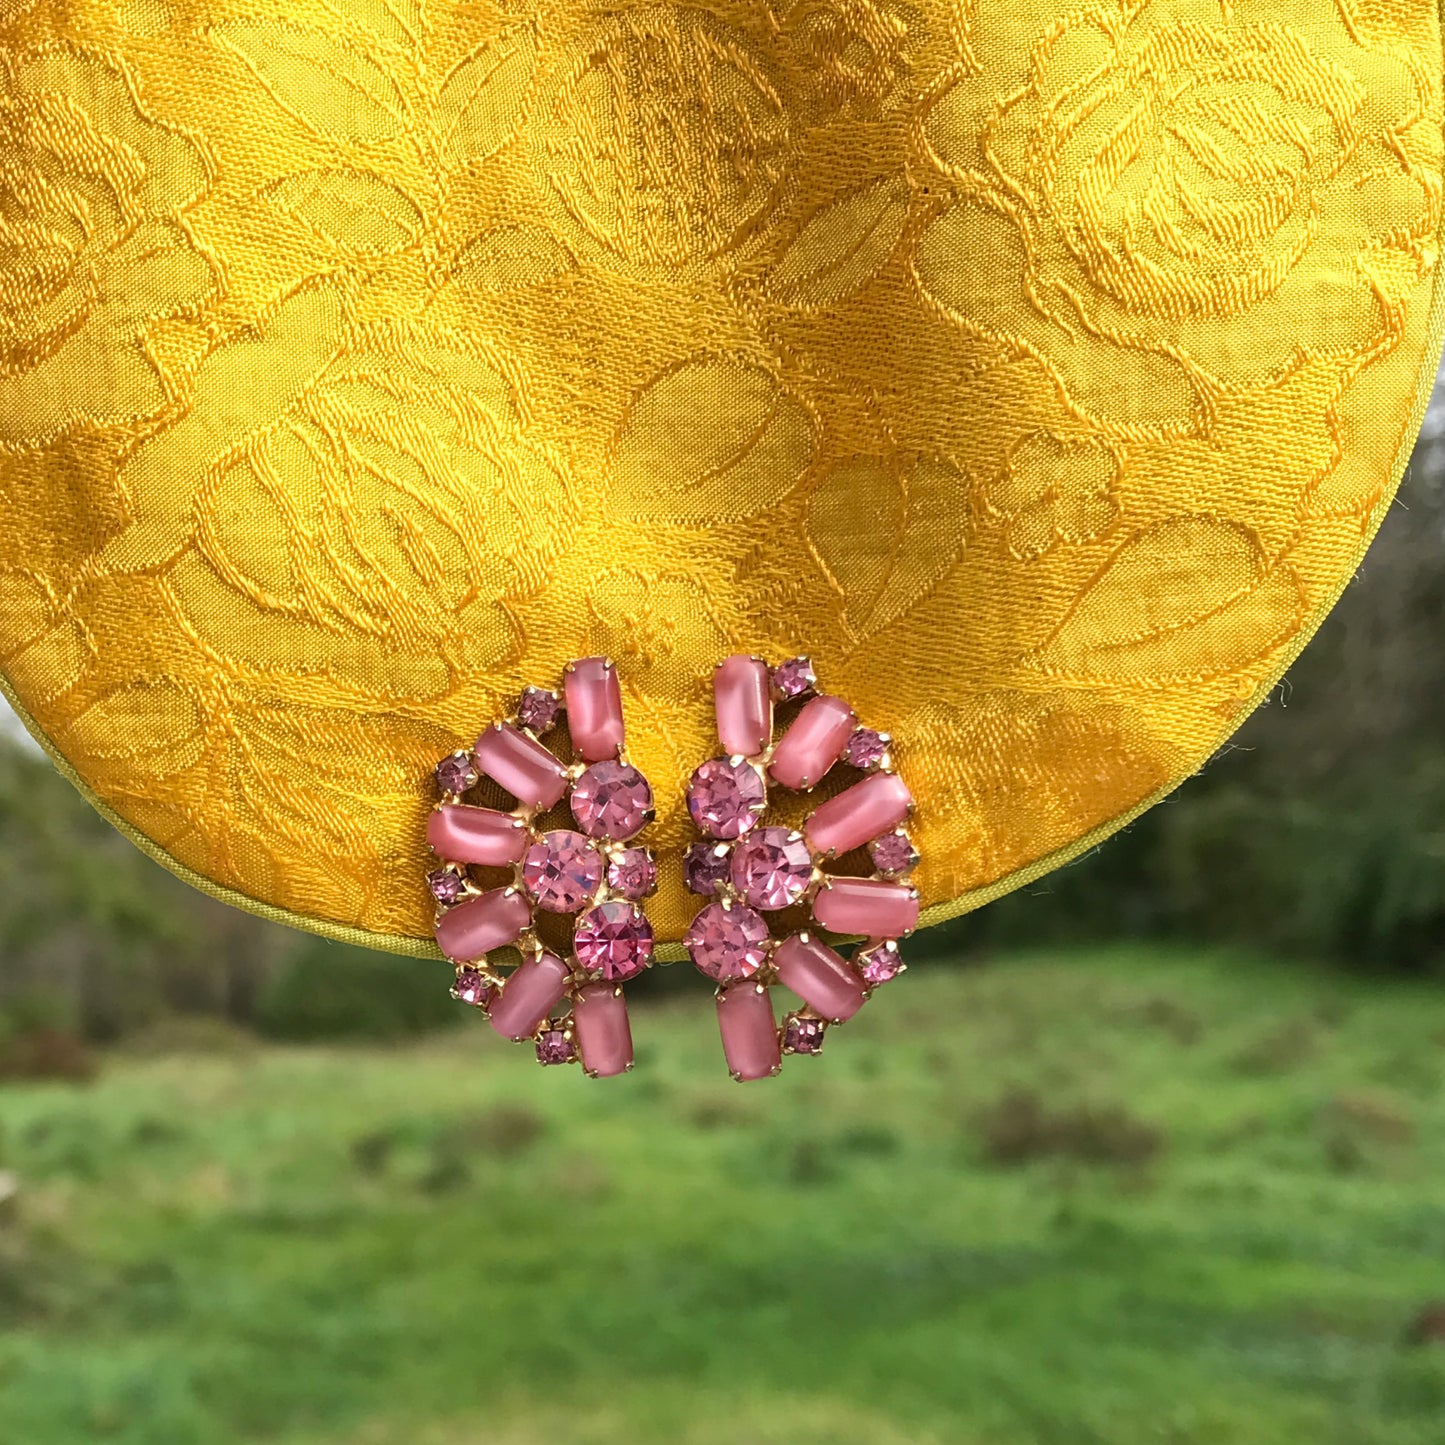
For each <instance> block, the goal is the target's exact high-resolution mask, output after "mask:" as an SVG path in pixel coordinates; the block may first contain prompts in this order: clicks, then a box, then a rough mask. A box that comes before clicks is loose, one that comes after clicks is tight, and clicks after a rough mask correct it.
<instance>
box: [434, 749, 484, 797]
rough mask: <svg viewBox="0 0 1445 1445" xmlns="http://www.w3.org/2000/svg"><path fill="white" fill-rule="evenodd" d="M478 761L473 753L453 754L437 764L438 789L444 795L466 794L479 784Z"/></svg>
mask: <svg viewBox="0 0 1445 1445" xmlns="http://www.w3.org/2000/svg"><path fill="white" fill-rule="evenodd" d="M477 776H478V774H477V760H476V759H475V758H474V757H473V756H472V754H471V753H453V754H452V755H451V756H450V757H446V758H443V759H442V760H441V762H439V763H438V764H437V787H439V788H440V789H441V790H442V792H444V793H465V792H466V791H467V789H468V788H473V787H475V786H476V783H477Z"/></svg>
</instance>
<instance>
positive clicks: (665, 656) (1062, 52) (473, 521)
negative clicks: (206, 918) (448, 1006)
mask: <svg viewBox="0 0 1445 1445" xmlns="http://www.w3.org/2000/svg"><path fill="white" fill-rule="evenodd" d="M1441 72H1442V62H1441V41H1440V28H1439V17H1438V14H1437V9H1436V5H1435V4H1434V3H1433V0H1428V3H1427V0H1101V3H1093V4H1090V3H1078V0H1067V3H1066V0H1059V3H1050V0H909V3H904V0H774V3H764V0H736V3H733V0H700V3H696V4H689V5H675V6H674V5H667V4H651V5H630V4H627V3H621V4H609V5H606V6H602V5H590V4H587V3H581V0H541V3H533V0H502V3H490V0H284V3H281V0H11V3H8V4H6V5H4V6H3V7H0V523H3V525H0V668H3V672H4V677H5V682H6V688H7V691H8V692H9V693H10V695H11V696H12V697H13V699H14V701H15V703H16V705H17V706H18V707H19V708H20V710H21V711H22V713H23V714H24V715H25V717H26V718H27V719H28V721H29V722H30V723H31V725H32V726H33V727H34V728H35V730H36V731H37V733H38V734H39V735H41V736H42V737H43V738H44V739H45V740H47V742H48V743H49V745H50V746H51V747H52V748H53V749H54V750H55V751H56V752H57V754H58V755H60V756H61V757H62V758H63V759H64V760H66V762H67V763H68V765H69V767H70V768H72V769H73V771H74V774H75V776H76V777H77V778H78V780H79V781H80V782H81V783H82V784H83V786H84V787H85V788H86V789H87V791H88V792H89V793H90V795H91V796H92V797H93V798H94V799H95V800H96V801H97V802H99V803H100V804H101V805H102V806H103V807H105V808H106V809H107V810H108V811H109V812H110V813H111V815H112V816H113V817H115V818H116V819H117V820H118V821H119V822H120V823H121V824H122V825H123V826H125V827H126V828H127V829H128V831H130V832H131V833H132V836H135V837H136V838H137V839H139V840H141V841H142V842H143V843H145V844H146V845H147V846H150V847H151V848H152V850H153V851H155V852H157V853H158V854H159V855H161V856H163V857H164V858H165V859H166V860H167V861H169V862H170V863H171V864H172V865H173V866H175V867H177V868H178V869H179V870H180V871H182V872H183V873H185V874H186V875H187V876H190V877H192V878H193V879H194V880H195V881H198V882H201V883H202V884H203V885H206V886H210V887H213V888H214V889H216V890H218V891H219V892H220V893H221V894H222V896H226V897H229V898H231V899H232V900H233V901H237V902H241V903H243V904H245V905H247V906H252V907H255V908H257V909H258V910H259V911H263V912H269V913H270V914H271V915H272V916H281V917H287V918H289V919H291V921H294V922H298V923H301V924H302V925H303V926H309V927H313V928H317V929H319V930H320V931H324V932H331V933H333V934H336V935H337V936H347V937H357V938H363V939H365V940H367V941H371V942H374V943H377V944H378V945H380V946H386V947H395V948H400V949H404V950H413V951H425V950H427V949H428V948H429V947H430V944H429V941H428V935H429V932H430V922H431V912H430V906H429V902H428V899H427V896H426V892H425V889H424V887H423V885H422V881H421V880H422V874H423V872H424V869H425V850H424V846H423V841H422V840H423V829H424V823H425V817H426V812H427V809H428V807H429V804H430V790H429V770H430V766H431V764H432V763H433V762H434V760H435V759H436V757H437V756H438V755H439V754H441V753H444V752H448V751H450V750H451V749H453V748H454V747H456V746H458V745H459V744H462V743H464V742H465V741H467V740H468V739H470V738H471V737H473V736H474V735H475V733H476V732H477V730H478V729H479V728H480V727H481V726H482V725H483V724H484V723H485V722H486V721H488V720H489V719H490V718H492V717H493V716H494V715H497V714H499V713H502V712H505V711H507V710H508V709H509V707H510V705H511V703H512V700H513V699H514V698H515V696H516V693H517V691H518V690H519V689H520V687H521V686H522V685H523V684H525V683H529V682H535V683H541V684H544V685H550V684H554V683H555V681H556V680H557V678H558V676H559V674H560V669H561V667H562V665H563V664H564V663H565V662H566V661H567V660H568V659H570V658H573V657H576V656H580V655H587V654H594V653H606V654H610V655H611V656H612V657H614V658H615V659H616V660H617V661H618V663H619V665H620V667H621V670H622V676H623V679H624V685H625V694H626V705H627V710H628V719H629V736H630V742H631V748H632V753H633V756H634V758H635V760H636V761H637V762H638V764H639V765H640V766H641V767H642V769H643V771H644V772H645V773H646V774H647V776H648V777H649V778H650V779H651V780H652V782H653V784H654V786H655V787H656V789H657V794H658V799H659V805H660V816H659V819H658V824H657V827H656V828H655V830H654V831H653V833H652V834H651V835H650V837H651V840H652V841H654V842H655V843H656V845H657V846H658V847H659V849H660V850H661V853H662V859H661V861H662V865H663V866H662V873H663V888H662V892H661V894H660V895H659V898H658V900H657V902H656V905H655V908H654V909H653V912H654V917H655V921H656V925H657V929H658V935H659V937H660V938H661V939H665V940H676V939H677V938H678V937H679V936H680V934H681V932H682V930H683V928H684V927H685V925H686V923H687V921H688V919H689V917H690V915H691V912H692V911H693V910H692V907H691V906H690V903H689V900H688V898H687V896H686V895H685V894H684V893H683V892H682V889H681V884H680V879H679V868H678V866H677V864H678V860H679V856H680V853H681V850H682V847H683V846H684V844H685V842H686V841H687V838H688V833H689V830H688V826H687V822H686V814H685V809H684V807H683V787H684V784H685V781H686V778H687V776H688V773H689V772H690V770H691V769H692V767H693V766H695V765H696V763H698V762H699V761H701V760H702V759H703V758H705V757H707V756H709V755H710V754H711V753H713V752H714V751H715V750H716V744H715V741H714V739H713V736H712V721H711V712H710V705H709V703H710V694H709V682H710V675H711V669H712V664H713V663H714V661H715V660H716V659H718V658H719V657H721V656H723V655H725V654H727V653H729V652H731V651H734V650H738V649H746V650H749V651H756V652H760V653H764V654H766V655H769V656H772V657H774V658H779V657H782V656H786V655H789V654H791V653H793V652H796V651H807V652H809V653H811V654H812V656H813V657H814V659H815V660H816V662H817V664H818V667H819V671H820V673H821V675H822V676H823V678H824V679H825V681H826V682H827V683H828V685H829V686H830V687H832V688H834V689H836V690H838V691H840V692H841V693H843V694H844V695H845V696H847V697H848V698H849V699H850V700H851V701H852V702H853V703H854V704H855V705H856V706H857V707H858V709H859V711H860V714H861V715H862V717H863V718H864V720H865V721H867V722H869V723H871V724H873V725H875V726H880V727H884V728H887V729H889V730H890V731H891V732H892V733H893V734H894V736H895V738H896V739H897V740H898V742H897V748H896V756H897V758H898V761H899V765H900V768H901V770H902V772H903V773H904V776H905V777H906V778H907V780H908V781H909V783H910V784H911V786H912V788H913V791H914V793H915V794H916V796H917V797H918V798H919V800H920V802H921V805H922V806H921V811H920V816H919V820H918V828H917V833H918V841H919V844H920V848H921V851H922V854H923V857H924V859H925V860H926V863H925V866H924V869H923V871H922V873H921V876H920V879H919V882H920V886H921V887H922V890H923V893H924V901H925V904H926V905H928V906H929V913H928V914H927V917H929V918H930V919H937V918H939V917H943V916H946V915H947V914H949V913H951V912H955V911H958V910H960V909H962V908H964V907H967V906H969V905H970V904H971V903H973V902H976V901H978V900H979V899H982V898H986V897H990V896H993V895H994V894H996V893H997V892H999V891H1001V890H1003V889H1005V888H1007V887H1008V886H1010V885H1011V884H1013V883H1016V882H1017V881H1019V880H1021V879H1022V878H1025V877H1027V876H1029V875H1030V874H1031V873H1033V872H1036V871H1038V870H1039V869H1040V868H1042V867H1045V866H1048V865H1049V864H1050V863H1052V862H1056V861H1060V860H1061V859H1063V858H1065V857H1067V856H1069V855H1070V854H1071V852H1072V851H1077V849H1078V847H1079V846H1080V845H1081V844H1082V843H1084V842H1086V841H1089V840H1092V839H1094V838H1097V837H1099V836H1101V835H1102V833H1103V832H1106V831H1108V830H1109V829H1110V828H1112V827H1114V826H1116V825H1117V824H1118V822H1119V821H1121V820H1122V819H1123V818H1125V817H1126V816H1127V815H1129V814H1130V813H1131V812H1132V811H1133V810H1136V809H1137V808H1138V807H1140V806H1141V805H1142V804H1144V803H1146V802H1147V801H1148V800H1150V799H1152V798H1154V797H1157V796H1158V795H1160V794H1161V792H1162V791H1164V790H1167V789H1168V788H1169V787H1170V786H1172V785H1173V784H1175V783H1177V782H1178V781H1179V780H1180V779H1181V778H1183V777H1184V776H1186V775H1187V774H1188V773H1190V772H1191V771H1193V770H1194V769H1195V768H1197V767H1198V766H1199V764H1200V763H1201V762H1202V761H1203V760H1204V759H1205V758H1206V757H1207V756H1208V755H1209V754H1210V753H1211V752H1212V751H1213V750H1214V749H1215V748H1216V747H1217V746H1218V745H1219V743H1220V742H1221V740H1222V739H1223V738H1224V737H1226V736H1227V735H1228V733H1229V732H1230V731H1231V730H1232V729H1233V728H1234V727H1235V726H1237V724H1238V722H1239V721H1240V720H1241V718H1242V717H1243V715H1244V714H1245V712H1246V711H1247V710H1248V709H1249V708H1250V707H1251V706H1252V705H1253V704H1254V703H1255V702H1257V701H1258V700H1259V699H1260V698H1261V697H1262V696H1263V695H1264V693H1265V692H1266V691H1267V689H1268V688H1269V686H1270V685H1271V684H1272V682H1273V680H1274V679H1275V678H1276V677H1277V676H1278V674H1279V672H1280V671H1281V669H1282V668H1283V666H1284V665H1285V664H1286V662H1287V661H1288V660H1289V659H1290V657H1292V655H1293V653H1294V651H1295V650H1297V648H1298V646H1299V645H1300V644H1301V642H1302V641H1303V639H1304V638H1305V637H1307V636H1308V634H1309V632H1310V631H1311V630H1312V629H1313V627H1314V626H1315V625H1316V623H1317V622H1318V621H1319V619H1320V617H1321V616H1322V615H1323V613H1324V611H1325V610H1327V608H1328V607H1329V605H1330V604H1331V602H1332V601H1333V599H1334V597H1335V596H1336V595H1337V593H1338V591H1339V589H1340V587H1341V586H1342V585H1343V584H1344V582H1345V581H1346V579H1347V578H1348V576H1349V575H1350V573H1351V572H1352V571H1353V569H1354V568H1355V567H1356V565H1357V564H1358V562H1359V559H1360V556H1361V553H1362V550H1363V548H1364V546H1365V544H1366V542H1367V541H1368V538H1369V536H1370V535H1371V534H1372V532H1373V529H1374V526H1375V525H1376V523H1377V522H1378V520H1379V517H1380V515H1381V511H1382V509H1383V507H1384V506H1385V505H1386V504H1387V502H1388V500H1389V497H1390V494H1391V492H1392V491H1393V487H1394V485H1395V483H1396V481H1397V480H1398V475H1399V470H1400V466H1401V459H1402V457H1403V456H1404V455H1405V452H1406V449H1407V447H1408V444H1409V441H1410V440H1411V436H1412V429H1413V426H1414V425H1415V423H1416V421H1417V420H1418V416H1419V413H1420V410H1421V407H1422V405H1423V398H1424V395H1425V391H1426V389H1427V388H1428V384H1429V380H1430V378H1431V377H1432V376H1433V373H1434V367H1435V362H1436V360H1437V356H1438V346H1439V333H1440V307H1439V305H1438V304H1437V299H1436V285H1437V276H1436V272H1437V263H1438V245H1439V233H1440V227H1441V181H1442V162H1441V131H1442V110H1441Z"/></svg>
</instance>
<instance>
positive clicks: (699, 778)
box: [687, 758, 767, 839]
mask: <svg viewBox="0 0 1445 1445" xmlns="http://www.w3.org/2000/svg"><path fill="white" fill-rule="evenodd" d="M766 801H767V788H766V787H765V786H764V783H763V779H762V774H761V773H759V772H758V770H757V769H756V768H754V767H751V766H750V765H749V764H747V763H745V762H741V761H738V762H734V761H733V760H731V759H730V758H710V759H709V760H708V761H707V762H705V763H704V764H703V765H702V766H701V767H700V768H698V770H697V771H696V772H695V773H693V775H692V780H691V781H690V782H689V783H688V785H687V810H688V812H689V813H691V814H692V821H693V822H694V823H696V824H697V826H698V829H699V830H700V831H701V832H704V833H706V834H707V835H708V837H710V838H727V839H731V838H740V837H742V835H743V834H744V833H748V832H751V831H752V829H753V827H754V826H755V825H756V823H757V821H758V814H759V813H761V812H762V811H763V805H764V804H765V803H766Z"/></svg>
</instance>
